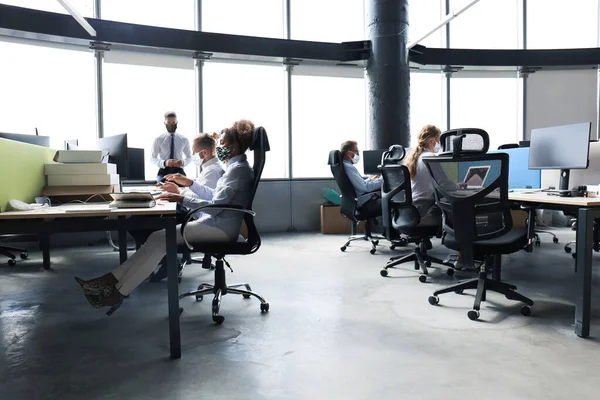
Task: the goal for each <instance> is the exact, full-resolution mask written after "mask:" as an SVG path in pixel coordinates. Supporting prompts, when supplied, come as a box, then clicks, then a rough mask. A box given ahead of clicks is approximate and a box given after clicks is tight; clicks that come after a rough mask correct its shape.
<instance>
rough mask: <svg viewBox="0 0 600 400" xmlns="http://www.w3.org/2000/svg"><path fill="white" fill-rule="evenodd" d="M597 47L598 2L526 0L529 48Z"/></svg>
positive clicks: (586, 0) (588, 0)
mask: <svg viewBox="0 0 600 400" xmlns="http://www.w3.org/2000/svg"><path fill="white" fill-rule="evenodd" d="M597 46H598V0H577V1H569V2H566V1H563V0H527V48H528V49H568V48H584V47H597Z"/></svg>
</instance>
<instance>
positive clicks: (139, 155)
mask: <svg viewBox="0 0 600 400" xmlns="http://www.w3.org/2000/svg"><path fill="white" fill-rule="evenodd" d="M127 153H128V154H127V155H128V158H129V175H128V176H127V179H128V180H130V181H144V180H146V164H145V160H144V149H138V148H134V147H130V148H129V149H127Z"/></svg>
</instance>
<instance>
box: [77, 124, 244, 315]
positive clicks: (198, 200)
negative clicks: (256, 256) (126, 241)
mask: <svg viewBox="0 0 600 400" xmlns="http://www.w3.org/2000/svg"><path fill="white" fill-rule="evenodd" d="M253 132H254V124H253V123H252V122H250V121H248V120H240V121H237V122H235V123H234V124H233V126H232V127H231V128H226V129H224V130H223V131H222V132H221V135H220V137H219V146H218V147H217V149H216V150H217V157H218V158H219V160H220V161H221V162H223V163H225V173H224V174H223V176H222V177H221V178H220V179H219V180H218V181H217V186H216V188H214V189H211V188H210V187H208V186H201V185H200V186H199V187H198V188H196V191H195V193H196V195H197V197H195V198H193V197H187V196H183V195H181V194H176V193H165V194H163V195H161V196H160V197H159V198H162V199H165V200H168V201H173V202H178V203H181V204H183V205H185V206H186V207H188V208H196V207H198V206H202V205H209V204H235V205H240V206H242V207H247V206H248V203H249V202H250V199H251V196H252V187H253V183H254V171H253V170H252V168H251V167H250V164H248V161H247V160H246V154H245V153H246V150H248V148H249V147H250V145H251V144H252V135H253ZM242 219H243V214H242V213H240V212H236V211H226V210H220V209H212V210H206V211H203V212H201V213H200V215H199V216H198V219H196V220H194V221H192V222H189V223H188V225H187V228H186V238H187V239H188V241H189V242H191V243H193V242H195V241H196V242H228V241H236V240H237V238H238V236H239V233H240V226H241V223H242ZM184 243H185V242H184V240H183V237H182V236H181V233H180V231H179V226H178V229H177V244H184ZM165 254H166V244H165V231H164V230H160V231H156V232H154V233H152V234H151V235H150V237H149V238H148V240H147V241H146V243H145V244H144V245H143V246H142V247H140V249H139V250H138V251H136V252H135V253H134V254H133V255H132V256H131V257H130V258H129V259H128V260H127V261H126V262H124V263H123V264H121V265H120V266H118V267H117V268H116V269H115V270H113V271H112V272H110V273H108V274H106V275H103V276H100V277H98V278H94V279H90V280H87V281H85V280H82V279H80V278H75V279H76V280H77V282H78V283H79V284H80V285H81V288H82V289H83V291H84V294H85V296H86V298H87V300H88V301H89V302H90V304H91V305H92V306H94V307H96V308H102V307H111V311H114V310H116V309H117V308H118V307H119V306H120V305H121V303H122V301H123V297H124V296H127V295H129V293H131V292H132V291H133V290H134V289H135V288H136V287H137V286H138V285H139V284H140V283H142V282H143V281H144V280H145V279H146V278H147V277H148V276H149V275H150V273H151V272H152V271H153V270H154V268H155V267H156V265H157V264H158V263H159V261H160V260H161V259H162V258H163V257H164V256H165Z"/></svg>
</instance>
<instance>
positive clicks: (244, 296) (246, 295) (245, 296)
mask: <svg viewBox="0 0 600 400" xmlns="http://www.w3.org/2000/svg"><path fill="white" fill-rule="evenodd" d="M242 297H243V298H245V299H249V298H250V295H249V294H243V295H242Z"/></svg>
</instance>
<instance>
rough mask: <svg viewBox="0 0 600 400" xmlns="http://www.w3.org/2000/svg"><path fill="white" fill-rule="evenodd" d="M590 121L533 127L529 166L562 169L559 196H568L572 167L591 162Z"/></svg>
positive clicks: (585, 166) (532, 167)
mask: <svg viewBox="0 0 600 400" xmlns="http://www.w3.org/2000/svg"><path fill="white" fill-rule="evenodd" d="M591 129H592V123H591V122H583V123H579V124H571V125H562V126H552V127H549V128H540V129H532V130H531V144H530V149H529V168H530V169H560V182H559V185H558V193H559V196H569V195H570V193H571V191H570V190H569V171H570V170H571V169H586V168H587V167H588V165H589V152H590V134H591Z"/></svg>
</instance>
